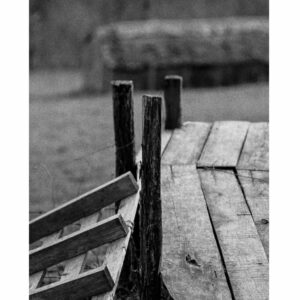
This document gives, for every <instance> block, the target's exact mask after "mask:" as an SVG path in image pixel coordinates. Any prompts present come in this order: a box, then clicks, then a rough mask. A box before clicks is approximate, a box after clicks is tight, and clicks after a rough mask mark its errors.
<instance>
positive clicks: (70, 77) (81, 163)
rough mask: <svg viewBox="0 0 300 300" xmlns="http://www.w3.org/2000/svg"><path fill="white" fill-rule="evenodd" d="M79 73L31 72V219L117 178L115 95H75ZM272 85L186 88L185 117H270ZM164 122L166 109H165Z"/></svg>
mask: <svg viewBox="0 0 300 300" xmlns="http://www.w3.org/2000/svg"><path fill="white" fill-rule="evenodd" d="M81 83H82V82H81V77H80V74H79V73H78V72H35V73H32V74H30V212H31V213H30V217H31V218H32V217H35V216H37V214H39V213H41V212H45V211H47V210H49V209H51V208H53V207H54V206H55V205H57V204H59V203H62V202H64V201H67V200H70V199H71V198H73V197H75V196H77V195H79V194H81V193H83V192H85V191H87V190H89V189H91V188H93V187H95V186H98V185H100V184H102V183H104V182H106V181H108V180H110V179H112V178H113V177H114V146H113V144H114V134H113V117H112V116H113V112H112V100H111V94H105V95H93V96H80V94H78V95H76V94H73V96H70V94H69V93H70V92H71V93H72V92H73V91H77V90H79V89H80V87H81ZM144 93H147V94H162V93H161V91H154V92H151V91H145V92H142V91H137V92H135V93H134V105H135V111H134V113H135V130H136V149H137V151H138V149H139V148H140V143H141V98H142V95H143V94H144ZM268 98H269V88H268V85H267V84H257V85H242V86H234V87H226V88H223V87H222V88H214V89H194V90H190V89H188V90H184V91H183V95H182V112H183V119H184V121H202V122H211V121H215V120H248V121H253V122H259V121H268V119H269V115H268V112H269V104H268ZM163 122H164V111H163Z"/></svg>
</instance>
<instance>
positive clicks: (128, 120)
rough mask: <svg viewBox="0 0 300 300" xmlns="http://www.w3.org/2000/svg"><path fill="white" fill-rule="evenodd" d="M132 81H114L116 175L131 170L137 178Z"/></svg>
mask: <svg viewBox="0 0 300 300" xmlns="http://www.w3.org/2000/svg"><path fill="white" fill-rule="evenodd" d="M132 92H133V83H132V81H119V80H117V81H113V82H112V93H113V110H114V129H115V144H116V167H115V172H116V176H120V175H122V174H124V173H126V172H128V171H131V173H132V174H133V176H134V177H135V178H136V164H135V141H134V116H133V100H132Z"/></svg>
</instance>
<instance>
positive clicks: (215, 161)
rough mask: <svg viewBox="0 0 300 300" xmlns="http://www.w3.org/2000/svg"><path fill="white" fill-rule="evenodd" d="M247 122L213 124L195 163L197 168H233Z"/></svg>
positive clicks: (237, 158)
mask: <svg viewBox="0 0 300 300" xmlns="http://www.w3.org/2000/svg"><path fill="white" fill-rule="evenodd" d="M248 127H249V122H233V121H222V122H215V123H214V124H213V127H212V129H211V132H210V135H209V137H208V140H207V142H206V144H205V146H204V149H203V151H202V153H201V156H200V159H199V161H198V163H197V166H198V167H235V166H236V165H237V163H238V160H239V156H240V152H241V150H242V148H243V143H244V140H245V137H246V134H247V130H248Z"/></svg>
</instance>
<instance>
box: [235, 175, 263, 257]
mask: <svg viewBox="0 0 300 300" xmlns="http://www.w3.org/2000/svg"><path fill="white" fill-rule="evenodd" d="M238 176H239V180H240V182H241V184H242V187H243V190H244V193H245V196H246V200H247V202H248V205H249V208H250V210H251V213H252V216H253V219H254V222H255V225H256V228H257V231H258V234H259V236H260V238H261V241H262V244H263V246H264V249H265V252H266V255H267V257H268V258H269V172H264V171H241V170H239V171H238Z"/></svg>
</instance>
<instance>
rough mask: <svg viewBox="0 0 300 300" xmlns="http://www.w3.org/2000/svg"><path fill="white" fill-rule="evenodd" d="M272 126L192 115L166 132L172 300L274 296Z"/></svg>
mask: <svg viewBox="0 0 300 300" xmlns="http://www.w3.org/2000/svg"><path fill="white" fill-rule="evenodd" d="M268 128H269V127H268V123H249V122H232V121H224V122H215V123H213V124H210V123H200V122H187V123H185V124H184V125H183V126H182V128H181V129H176V130H174V131H173V132H171V133H170V134H169V135H167V136H168V139H169V140H168V144H167V146H166V148H165V150H164V152H163V155H162V174H161V181H162V191H161V193H162V222H163V253H162V262H161V272H162V279H163V282H164V285H165V287H166V289H167V290H168V291H169V294H170V295H171V297H172V298H173V299H178V300H179V299H180V300H184V299H189V300H190V299H212V300H215V299H223V300H224V299H235V300H239V299H252V300H260V299H264V300H265V299H268V291H269V287H268V269H269V263H268V257H269V204H268V198H269V192H268V186H269V183H268V182H269V167H268V160H269V154H268V153H269V144H268V139H269V129H268ZM164 135H165V136H166V134H164Z"/></svg>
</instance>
